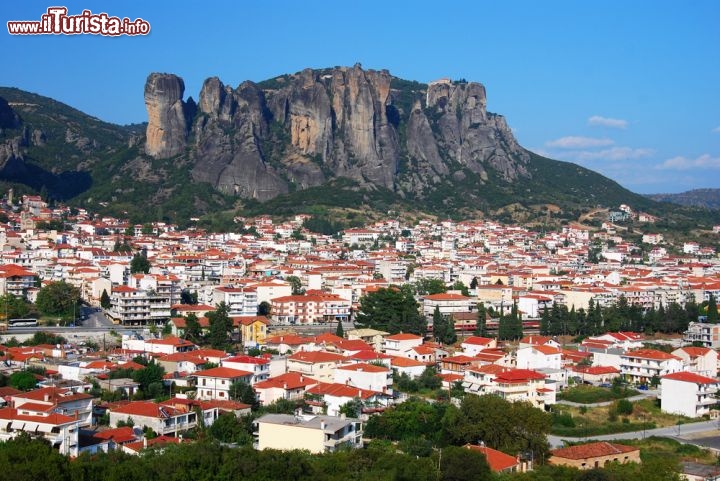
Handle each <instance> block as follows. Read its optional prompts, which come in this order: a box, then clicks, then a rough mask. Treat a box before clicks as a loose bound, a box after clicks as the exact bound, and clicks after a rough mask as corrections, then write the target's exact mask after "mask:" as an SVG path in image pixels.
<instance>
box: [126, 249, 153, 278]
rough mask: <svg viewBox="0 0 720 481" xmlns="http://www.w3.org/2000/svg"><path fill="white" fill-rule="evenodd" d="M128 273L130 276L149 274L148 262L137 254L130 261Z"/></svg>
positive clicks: (141, 254) (140, 254) (144, 256)
mask: <svg viewBox="0 0 720 481" xmlns="http://www.w3.org/2000/svg"><path fill="white" fill-rule="evenodd" d="M130 272H131V273H132V274H140V273H143V274H147V273H148V272H150V261H149V260H148V258H147V256H146V255H144V254H143V253H137V254H135V255H134V256H133V258H132V260H131V261H130Z"/></svg>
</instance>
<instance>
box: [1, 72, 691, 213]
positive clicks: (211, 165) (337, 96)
mask: <svg viewBox="0 0 720 481" xmlns="http://www.w3.org/2000/svg"><path fill="white" fill-rule="evenodd" d="M183 96H184V83H183V82H182V79H180V78H179V77H177V76H174V75H172V74H157V73H156V74H150V75H149V76H148V80H147V82H146V86H145V91H144V97H145V103H146V108H147V109H148V122H147V124H134V125H130V126H118V125H115V124H111V123H107V122H103V121H101V120H99V119H95V118H94V117H90V116H88V115H86V114H83V113H82V112H80V111H78V110H76V109H73V108H72V107H70V106H67V105H65V104H62V103H60V102H57V101H55V100H53V99H49V98H47V97H42V96H40V95H37V94H32V93H29V92H23V91H21V90H19V89H15V88H4V87H3V88H0V98H4V99H6V100H7V102H6V104H5V105H2V104H1V103H0V179H2V180H5V181H6V182H7V181H9V182H13V183H14V185H17V184H18V183H19V184H24V185H26V186H29V187H32V188H33V189H35V190H37V191H39V190H41V189H43V188H44V189H45V190H46V191H48V194H49V195H50V196H51V197H53V198H56V199H59V200H66V201H68V202H71V203H73V204H74V205H78V206H85V207H92V208H93V209H94V210H97V211H100V212H105V213H108V214H113V215H122V214H129V215H131V217H132V218H133V219H134V220H135V221H145V220H148V219H150V218H155V219H158V220H171V221H174V222H179V223H187V222H188V219H190V218H191V217H199V216H202V215H209V214H212V215H217V214H218V213H227V215H228V216H230V218H232V215H233V213H241V214H242V213H243V212H244V211H247V212H253V213H261V212H262V213H271V214H272V213H297V212H298V211H299V210H301V209H313V208H316V207H317V206H324V207H322V209H326V208H332V207H334V206H333V204H332V203H331V202H330V199H334V200H335V201H337V202H336V203H337V204H346V203H347V202H345V200H346V199H353V203H352V205H349V206H348V207H347V208H348V209H349V208H355V209H359V210H360V211H361V212H362V211H367V212H369V211H376V212H378V213H386V212H387V211H388V210H408V211H418V212H425V213H428V214H433V215H442V216H452V217H456V218H460V217H468V218H469V217H477V216H483V215H488V216H491V217H492V216H494V217H501V218H504V219H505V220H509V221H526V220H532V219H536V220H537V219H541V220H542V222H545V221H547V220H552V219H555V220H556V221H559V220H562V219H571V220H572V219H577V217H579V215H580V213H581V212H583V211H587V210H590V209H591V208H594V207H596V206H597V205H602V206H605V207H612V208H614V207H617V206H618V205H619V204H621V203H627V204H631V205H633V206H634V207H635V208H636V209H640V210H645V211H648V212H650V213H655V214H660V215H662V213H663V212H665V211H667V207H663V205H662V204H657V203H655V202H654V201H652V200H650V199H647V198H645V197H643V196H641V195H639V194H635V193H632V192H630V191H628V190H627V189H624V188H623V187H621V186H620V185H618V184H617V183H616V182H614V181H612V180H610V179H607V178H605V177H603V176H601V175H600V174H597V173H595V172H592V171H590V170H588V169H585V168H583V167H580V166H578V165H575V164H571V163H566V162H560V161H555V160H551V159H546V158H544V157H541V156H539V155H537V154H534V153H532V152H530V151H527V150H526V149H524V148H522V147H521V146H520V145H519V144H518V143H517V141H516V140H515V138H514V136H513V135H512V132H511V131H510V129H509V127H508V126H507V123H506V122H505V120H504V118H503V117H502V116H500V115H498V114H494V113H492V112H488V111H487V110H486V97H485V88H484V86H482V84H479V83H477V82H465V81H451V80H448V79H444V80H442V81H440V82H431V83H430V84H422V83H419V82H415V81H409V80H404V79H399V78H397V77H393V76H391V75H390V74H389V72H388V71H386V70H381V71H376V70H363V69H362V68H361V67H360V66H359V65H355V66H353V67H340V68H337V67H336V68H329V69H316V70H311V69H305V70H303V71H300V72H297V73H295V74H285V75H281V76H277V77H274V78H272V79H268V80H266V81H262V82H257V83H255V82H250V81H246V82H242V83H241V84H240V85H239V86H238V87H237V88H236V89H233V88H231V87H229V86H226V85H225V84H223V83H222V81H220V79H218V78H216V77H211V78H209V79H207V80H206V81H205V82H204V84H203V87H202V89H201V92H200V94H199V95H198V101H197V102H195V101H194V100H192V97H189V98H188V100H183ZM138 205H143V206H144V208H143V209H138V208H137V206H138ZM548 206H552V207H548ZM322 209H321V210H322ZM273 210H275V211H276V212H273ZM263 211H265V212H263ZM551 211H552V212H551ZM681 214H682V215H684V216H685V217H688V216H689V217H692V216H693V215H694V213H693V212H691V211H687V212H686V211H682V212H681ZM689 217H688V218H689Z"/></svg>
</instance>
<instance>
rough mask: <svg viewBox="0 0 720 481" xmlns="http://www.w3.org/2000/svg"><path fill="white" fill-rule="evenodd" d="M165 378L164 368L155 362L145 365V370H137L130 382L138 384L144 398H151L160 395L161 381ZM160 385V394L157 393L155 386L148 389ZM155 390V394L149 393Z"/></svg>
mask: <svg viewBox="0 0 720 481" xmlns="http://www.w3.org/2000/svg"><path fill="white" fill-rule="evenodd" d="M164 376H165V368H164V367H162V366H161V365H160V364H157V363H156V362H155V361H152V362H150V363H148V364H147V366H146V367H145V369H138V370H137V371H134V372H133V373H132V380H133V381H135V382H136V383H139V384H140V390H141V391H142V392H143V393H145V394H146V396H145V397H147V398H151V397H153V396H152V395H159V394H162V380H163V377H164ZM156 383H160V384H161V387H160V391H161V392H160V393H157V386H154V389H150V387H151V385H153V384H156ZM153 390H155V392H151V391H153Z"/></svg>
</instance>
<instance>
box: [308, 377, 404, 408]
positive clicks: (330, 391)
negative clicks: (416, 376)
mask: <svg viewBox="0 0 720 481" xmlns="http://www.w3.org/2000/svg"><path fill="white" fill-rule="evenodd" d="M389 399H391V396H389V395H387V394H384V393H382V392H378V391H372V390H369V389H362V388H359V387H353V386H348V385H347V384H340V383H324V382H321V383H318V384H317V385H315V386H313V387H311V388H310V389H308V390H307V391H306V392H305V405H306V406H307V407H308V408H309V409H310V410H311V412H313V413H314V414H329V415H330V416H340V415H341V414H340V408H341V407H342V406H343V405H345V404H347V403H349V402H351V401H359V402H361V403H362V407H361V413H363V414H369V413H374V412H379V411H382V410H384V409H385V408H386V407H387V406H388V401H389Z"/></svg>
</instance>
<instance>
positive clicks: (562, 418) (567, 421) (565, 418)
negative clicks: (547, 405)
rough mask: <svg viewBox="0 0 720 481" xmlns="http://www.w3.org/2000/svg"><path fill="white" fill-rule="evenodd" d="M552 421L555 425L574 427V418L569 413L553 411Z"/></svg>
mask: <svg viewBox="0 0 720 481" xmlns="http://www.w3.org/2000/svg"><path fill="white" fill-rule="evenodd" d="M552 421H553V424H554V425H556V426H563V427H566V428H574V427H575V420H574V419H573V418H572V416H571V415H570V414H569V413H553V416H552Z"/></svg>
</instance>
